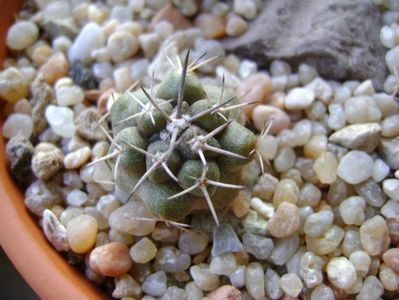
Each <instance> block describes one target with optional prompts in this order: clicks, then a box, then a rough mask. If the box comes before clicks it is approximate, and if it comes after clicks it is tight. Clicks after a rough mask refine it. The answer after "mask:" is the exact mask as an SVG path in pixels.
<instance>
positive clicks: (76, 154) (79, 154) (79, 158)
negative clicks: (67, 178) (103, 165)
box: [64, 146, 92, 170]
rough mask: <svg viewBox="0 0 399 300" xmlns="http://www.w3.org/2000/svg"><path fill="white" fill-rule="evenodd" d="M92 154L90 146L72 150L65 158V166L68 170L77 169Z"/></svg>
mask: <svg viewBox="0 0 399 300" xmlns="http://www.w3.org/2000/svg"><path fill="white" fill-rule="evenodd" d="M91 154H92V152H91V149H90V147H88V146H85V147H82V148H80V149H78V150H76V151H73V152H70V153H68V154H67V155H66V156H65V158H64V166H65V168H66V169H68V170H73V169H77V168H79V167H81V166H82V165H83V164H85V163H86V162H87V161H88V160H89V158H90V156H91Z"/></svg>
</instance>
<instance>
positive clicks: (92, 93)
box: [85, 90, 101, 102]
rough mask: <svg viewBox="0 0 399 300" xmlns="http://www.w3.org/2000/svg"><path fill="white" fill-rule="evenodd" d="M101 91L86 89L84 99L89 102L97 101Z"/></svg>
mask: <svg viewBox="0 0 399 300" xmlns="http://www.w3.org/2000/svg"><path fill="white" fill-rule="evenodd" d="M100 95H101V92H100V91H99V90H88V91H85V99H87V100H89V101H90V102H97V100H98V99H99V98H100Z"/></svg>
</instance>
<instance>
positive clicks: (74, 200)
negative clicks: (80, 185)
mask: <svg viewBox="0 0 399 300" xmlns="http://www.w3.org/2000/svg"><path fill="white" fill-rule="evenodd" d="M88 199H89V198H88V196H87V194H86V193H85V192H82V191H81V190H72V191H71V192H70V193H69V194H68V195H67V198H66V201H67V203H68V204H69V205H73V206H82V205H83V204H85V203H86V201H87V200H88Z"/></svg>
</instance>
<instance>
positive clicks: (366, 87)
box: [353, 79, 375, 96]
mask: <svg viewBox="0 0 399 300" xmlns="http://www.w3.org/2000/svg"><path fill="white" fill-rule="evenodd" d="M373 94H375V90H374V86H373V82H372V81H371V79H367V80H365V81H363V82H362V83H361V84H359V86H358V87H357V88H356V89H355V90H354V91H353V95H355V96H362V95H366V96H372V95H373Z"/></svg>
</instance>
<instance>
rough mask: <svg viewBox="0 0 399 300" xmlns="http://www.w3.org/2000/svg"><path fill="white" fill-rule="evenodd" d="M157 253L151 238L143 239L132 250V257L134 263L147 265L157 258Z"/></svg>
mask: <svg viewBox="0 0 399 300" xmlns="http://www.w3.org/2000/svg"><path fill="white" fill-rule="evenodd" d="M157 251H158V249H157V247H156V246H155V244H154V243H153V242H152V241H151V240H150V239H149V238H147V237H143V238H142V239H141V240H140V241H138V242H137V243H136V244H134V245H133V247H132V248H130V256H131V257H132V259H133V261H134V262H136V263H140V264H145V263H147V262H149V261H151V260H152V259H153V258H155V256H156V254H157Z"/></svg>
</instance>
